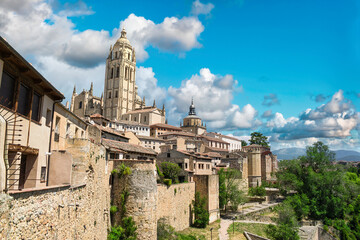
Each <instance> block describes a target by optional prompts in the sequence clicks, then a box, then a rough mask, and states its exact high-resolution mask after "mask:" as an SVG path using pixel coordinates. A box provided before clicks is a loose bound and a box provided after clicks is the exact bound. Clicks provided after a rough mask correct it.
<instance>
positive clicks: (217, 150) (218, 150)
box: [205, 146, 229, 152]
mask: <svg viewBox="0 0 360 240" xmlns="http://www.w3.org/2000/svg"><path fill="white" fill-rule="evenodd" d="M205 148H207V149H209V150H211V152H229V150H227V149H223V148H216V147H209V146H206V147H205Z"/></svg>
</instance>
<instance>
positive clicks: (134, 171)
mask: <svg viewBox="0 0 360 240" xmlns="http://www.w3.org/2000/svg"><path fill="white" fill-rule="evenodd" d="M122 163H124V164H125V165H126V166H128V167H130V169H131V174H130V175H125V176H122V177H120V178H119V177H118V176H117V175H114V177H113V188H112V199H113V205H116V206H117V207H118V209H121V194H123V193H124V191H128V193H129V197H128V199H127V201H126V204H125V206H126V214H125V216H122V213H121V211H118V212H117V213H115V214H114V223H115V224H117V225H119V224H120V222H121V218H122V217H128V216H131V217H132V218H133V220H134V221H135V224H136V226H137V233H138V239H143V240H147V239H148V240H152V239H156V236H157V235H156V233H157V232H156V227H157V224H156V220H157V219H156V210H157V206H156V200H157V183H156V167H155V161H144V160H118V161H114V168H116V167H117V166H118V165H120V164H122Z"/></svg>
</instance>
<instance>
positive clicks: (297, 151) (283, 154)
mask: <svg viewBox="0 0 360 240" xmlns="http://www.w3.org/2000/svg"><path fill="white" fill-rule="evenodd" d="M272 152H273V153H274V154H276V155H277V156H278V159H279V160H284V159H294V158H297V157H299V156H302V155H305V154H306V149H305V148H282V149H278V150H274V151H272ZM334 152H335V158H336V160H337V161H341V160H343V161H360V152H357V151H351V150H336V151H334Z"/></svg>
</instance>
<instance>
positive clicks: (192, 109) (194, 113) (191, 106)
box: [189, 98, 196, 115]
mask: <svg viewBox="0 0 360 240" xmlns="http://www.w3.org/2000/svg"><path fill="white" fill-rule="evenodd" d="M189 115H196V112H195V105H194V98H191V105H190V107H189Z"/></svg>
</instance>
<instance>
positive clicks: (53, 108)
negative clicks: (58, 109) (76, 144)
mask: <svg viewBox="0 0 360 240" xmlns="http://www.w3.org/2000/svg"><path fill="white" fill-rule="evenodd" d="M61 101H62V100H56V101H54V103H53V106H52V113H51V127H50V140H49V152H48V153H49V155H48V164H47V173H46V186H49V172H50V158H51V143H52V132H53V127H54V113H55V104H57V103H61Z"/></svg>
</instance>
